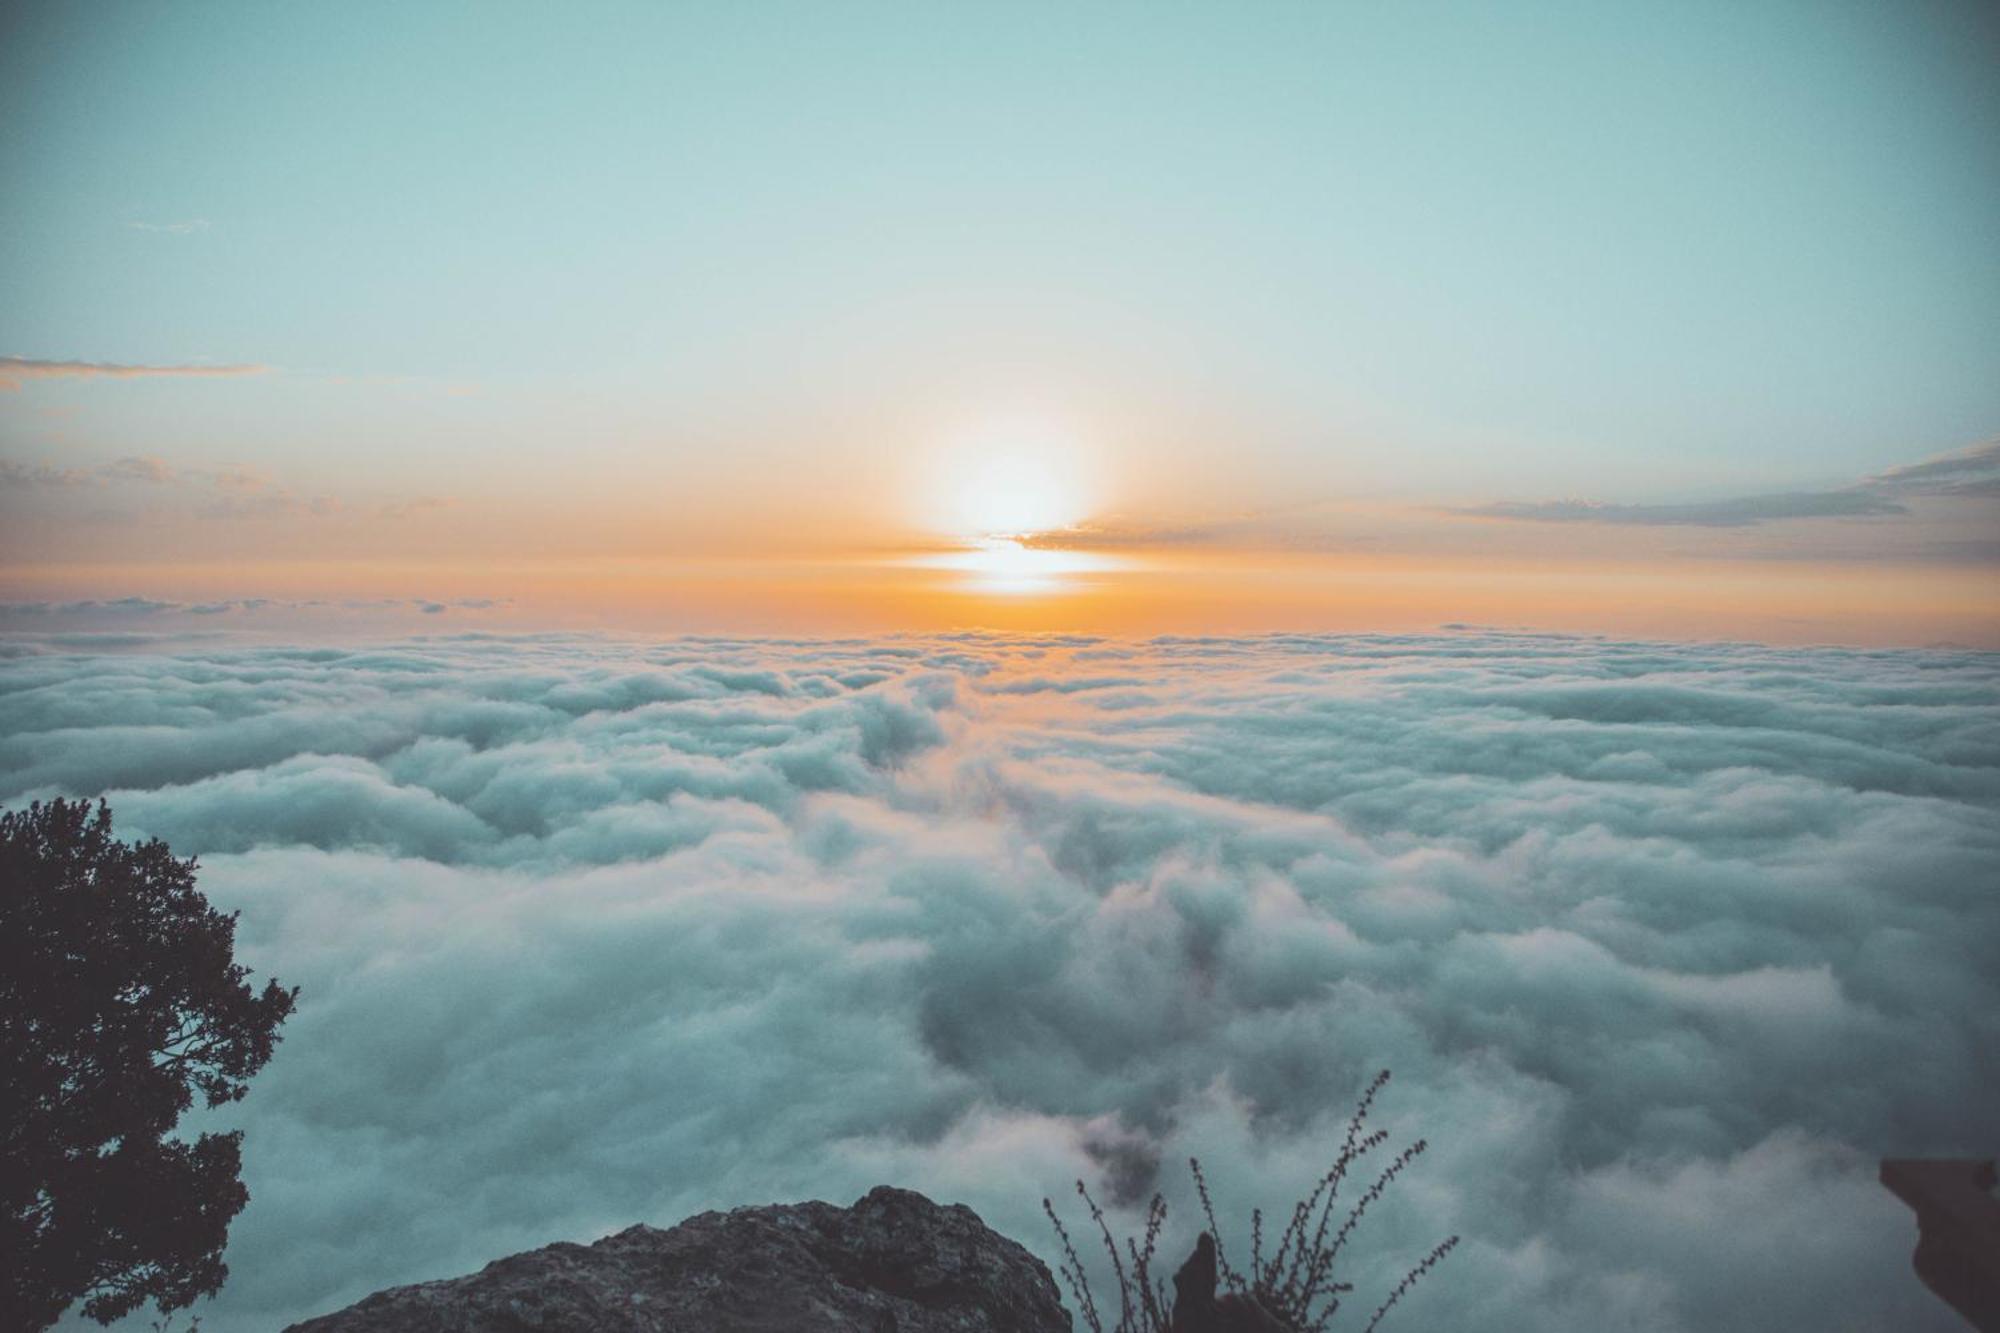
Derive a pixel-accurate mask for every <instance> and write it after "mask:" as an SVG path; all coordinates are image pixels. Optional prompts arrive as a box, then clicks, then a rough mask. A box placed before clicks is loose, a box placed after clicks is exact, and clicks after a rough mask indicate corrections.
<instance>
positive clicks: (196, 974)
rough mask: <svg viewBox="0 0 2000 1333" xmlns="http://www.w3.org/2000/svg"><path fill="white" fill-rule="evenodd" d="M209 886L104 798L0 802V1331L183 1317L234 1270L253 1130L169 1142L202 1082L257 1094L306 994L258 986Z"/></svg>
mask: <svg viewBox="0 0 2000 1333" xmlns="http://www.w3.org/2000/svg"><path fill="white" fill-rule="evenodd" d="M194 881H195V862H194V860H193V859H192V858H189V859H187V860H176V859H175V858H174V856H173V853H172V852H171V851H170V850H169V849H168V847H167V845H166V844H165V843H163V842H161V841H159V840H158V839H154V840H153V841H151V842H148V843H144V844H139V843H132V844H125V843H120V842H116V841H114V840H113V839H112V836H111V811H110V808H109V807H108V806H106V805H104V804H103V803H102V802H100V803H99V804H98V806H97V808H96V810H95V811H93V810H92V809H91V807H90V804H89V803H88V802H87V801H64V800H55V801H51V802H49V803H48V804H46V805H43V804H40V803H37V804H35V805H33V806H30V807H29V808H28V809H27V810H26V811H9V812H6V813H0V1270H3V1271H0V1284H4V1285H0V1327H4V1328H8V1329H41V1328H46V1327H47V1326H48V1325H50V1324H52V1323H54V1322H55V1321H56V1320H57V1319H58V1318H60V1317H61V1316H62V1313H63V1311H65V1310H66V1309H68V1308H69V1307H70V1305H71V1304H73V1303H74V1302H76V1301H78V1300H82V1301H83V1313H84V1314H86V1315H88V1316H90V1317H91V1318H93V1319H96V1320H98V1321H99V1322H100V1323H109V1322H111V1321H112V1320H113V1319H116V1318H118V1317H119V1316H120V1315H124V1314H127V1313H129V1312H130V1311H132V1310H134V1309H136V1308H138V1307H139V1306H140V1305H142V1304H144V1303H145V1302H146V1301H148V1300H151V1301H153V1302H155V1303H156V1304H157V1306H158V1307H159V1309H160V1310H161V1311H163V1312H164V1311H171V1310H177V1309H181V1308H183V1307H185V1306H188V1305H191V1304H193V1303H194V1301H195V1299H196V1298H197V1297H200V1296H207V1295H212V1294H214V1293H215V1292H216V1291H217V1290H219V1289H220V1288H221V1286H222V1282H223V1279H224V1278H225V1277H227V1276H228V1272H229V1270H228V1268H227V1267H226V1266H225V1265H224V1264H223V1262H222V1249H223V1245H224V1243H225V1242H226V1241H227V1239H228V1235H229V1223H230V1221H231V1219H233V1218H234V1217H235V1216H236V1214H237V1213H238V1212H240V1211H242V1208H243V1205H244V1204H245V1203H246V1202H248V1200H249V1197H250V1196H249V1192H248V1191H246V1190H245V1189H244V1188H243V1185H242V1182H241V1181H240V1180H239V1179H238V1178H237V1177H238V1171H239V1169H240V1165H241V1156H240V1149H241V1142H242V1134H241V1132H240V1131H238V1132H233V1133H226V1134H213V1133H211V1134H203V1135H201V1136H200V1137H199V1138H197V1139H195V1140H193V1141H192V1142H189V1141H188V1140H186V1139H184V1138H173V1137H168V1136H169V1134H170V1133H171V1131H172V1130H173V1128H174V1125H175V1123H176V1122H177V1121H179V1119H180V1117H181V1114H182V1113H183V1112H184V1111H186V1110H187V1109H188V1108H189V1107H190V1106H192V1105H193V1104H194V1097H195V1094H196V1093H197V1092H198V1093H200V1094H201V1096H202V1097H203V1098H204V1100H205V1101H206V1103H207V1104H208V1105H209V1106H220V1105H222V1104H224V1103H226V1102H232V1101H235V1100H236V1099H238V1098H240V1097H241V1096H242V1095H243V1093H244V1090H245V1087H246V1086H247V1081H248V1079H249V1078H250V1077H251V1076H252V1075H253V1074H255V1073H256V1072H257V1071H258V1070H259V1069H261V1068H263V1067H264V1064H265V1062H266V1061H268V1060H269V1059H270V1058H271V1051H272V1048H273V1047H274V1046H275V1045H276V1043H277V1040H278V1037H277V1029H278V1025H279V1024H280V1023H282V1022H284V1021H285V1019H286V1017H287V1016H288V1015H290V1013H291V1012H292V1005H293V1002H294V1000H295V999H296V997H297V995H298V991H297V989H296V988H293V989H291V990H287V989H285V988H283V987H281V986H280V985H278V983H277V982H275V981H272V982H269V983H267V984H266V985H265V987H264V989H263V991H262V993H261V994H260V993H255V992H253V991H252V990H251V989H250V987H249V985H247V984H246V983H245V981H244V978H245V977H246V976H248V974H249V973H248V969H246V968H243V967H240V966H238V965H237V963H236V961H235V954H234V951H235V941H236V917H235V916H234V914H224V913H221V912H217V911H215V910H214V909H213V908H211V907H210V906H209V905H208V900H207V899H206V898H204V897H203V896H202V895H201V894H200V893H199V892H197V891H196V889H195V883H194Z"/></svg>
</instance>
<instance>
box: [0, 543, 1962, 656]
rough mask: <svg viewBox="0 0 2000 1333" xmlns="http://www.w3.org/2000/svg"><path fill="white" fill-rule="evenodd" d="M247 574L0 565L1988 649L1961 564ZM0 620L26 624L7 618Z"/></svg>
mask: <svg viewBox="0 0 2000 1333" xmlns="http://www.w3.org/2000/svg"><path fill="white" fill-rule="evenodd" d="M244 573H245V571H244V570H243V569H242V568H241V567H239V566H235V565H231V564H228V563H195V564H151V565H146V566H115V565H113V566H106V565H66V566H47V567H32V566H29V567H23V566H18V565H17V566H14V567H12V568H9V569H7V570H6V571H4V573H0V597H4V598H5V599H6V600H9V601H15V602H22V603H27V602H49V603H65V602H77V601H85V600H91V599H107V598H109V597H110V596H113V595H116V596H136V597H144V598H151V599H159V600H161V601H165V602H173V603H187V604H212V603H221V602H228V601H232V600H234V599H241V598H243V597H245V596H246V595H254V596H255V597H257V598H263V599H269V604H267V605H265V606H262V607H257V608H250V609H242V608H234V607H232V608H231V610H230V613H229V614H226V615H224V614H214V613H210V614H208V615H206V616H205V617H203V618H202V620H201V624H202V627H203V628H206V629H211V630H213V629H252V630H268V631H271V632H282V633H297V634H304V635H307V636H312V635H314V634H315V632H317V631H324V630H329V629H331V630H335V631H339V630H342V629H370V628H373V629H382V630H390V631H393V630H395V629H397V628H398V627H399V626H402V627H407V626H408V625H409V624H411V623H415V624H418V625H420V626H421V627H422V628H424V629H426V630H433V631H448V630H465V629H475V628H484V629H492V630H532V629H597V630H607V631H616V632H636V633H683V632H686V633H705V632H725V633H746V634H773V635H785V634H800V635H831V634H872V633H883V632H896V631H908V632H927V631H938V630H954V629H990V630H1003V631H1010V632H1031V631H1032V632H1065V633H1088V634H1103V635H1109V636H1145V635H1153V634H1236V633H1261V632H1274V631H1298V632H1314V631H1337V632H1369V631H1379V632H1394V633H1403V632H1418V631H1424V630H1429V629H1435V628H1437V627H1439V626H1441V625H1449V624H1478V625H1482V626H1495V627H1505V628H1510V629H1530V630H1542V631H1549V632H1560V633H1593V634H1605V635H1611V636H1615V637H1632V638H1658V639H1681V640H1687V639H1695V640H1701V639H1746V640H1755V641H1760V642H1771V643H1800V644H1804V643H1842V644H1856V645H1882V646H1923V645H1932V644H1951V645H1955V646H1970V647H1980V648H1996V649H2000V588H1996V587H1995V584H1994V580H1993V579H1992V578H1991V576H1990V575H1989V574H1988V573H1987V571H1985V570H1983V569H1981V568H1978V567H1968V568H1949V567H1945V568H1936V567H1927V568H1917V569H1913V568H1907V567H1897V566H1877V565H1861V566H1857V565H1839V564H1833V563H1810V562H1782V561H1765V562H1760V563H1757V564H1754V565H1749V564H1746V563H1745V562H1725V561H1677V562H1671V563H1661V562H1654V561H1646V562H1636V561H1635V562H1623V563H1621V562H1611V561H1601V562H1590V563H1585V562H1578V561H1555V560H1512V561H1501V560H1491V559H1484V560H1468V559H1464V558H1454V557H1435V556H1432V557H1414V556H1382V555H1354V554H1319V553H1310V554H1284V553H1269V552H1259V553H1244V552H1233V553H1231V552H1201V553H1199V554H1191V553H1189V552H1185V551H1136V550H1135V551H1130V552H1120V553H1117V554H1099V553H1092V554H1087V555H1082V556H1075V555H1072V554H1070V553H1067V552H1035V551H1022V550H1020V549H1019V548H1018V547H1013V546H1011V544H998V543H996V544H989V549H986V550H981V549H976V548H975V549H972V550H969V551H964V552H959V553H957V554H941V553H927V554H915V555H912V554H890V555H883V556H875V557H850V558H844V559H734V558H711V559H702V560H637V559H628V560H578V561H549V562H467V561H419V562H403V561H381V562H332V561H316V562H280V563H268V564H264V565H261V566H259V567H258V569H257V570H256V579H255V587H254V590H251V592H250V593H249V594H246V584H245V579H244ZM113 589H115V590H117V591H116V593H115V594H113V593H112V592H111V591H110V590H113ZM400 599H411V600H412V601H415V600H425V601H436V602H437V603H440V604H445V603H449V606H448V607H447V611H446V613H442V614H438V615H435V616H421V617H417V618H416V619H415V621H414V622H412V620H411V617H410V616H409V615H408V614H406V613H404V612H402V611H400V610H395V609H385V607H384V606H383V605H381V604H383V603H387V602H389V601H392V600H398V601H400ZM468 602H471V603H482V602H484V603H491V605H483V606H480V605H475V606H466V605H464V604H465V603H468ZM9 627H10V628H14V629H31V628H36V627H37V626H35V625H34V624H32V623H31V622H28V621H23V620H20V619H18V618H17V619H15V620H14V621H13V622H12V623H11V624H10V625H9Z"/></svg>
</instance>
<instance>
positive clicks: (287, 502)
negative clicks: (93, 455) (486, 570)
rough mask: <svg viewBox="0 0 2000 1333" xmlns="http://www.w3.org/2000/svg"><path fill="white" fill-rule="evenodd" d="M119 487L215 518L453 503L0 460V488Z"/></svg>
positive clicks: (241, 471)
mask: <svg viewBox="0 0 2000 1333" xmlns="http://www.w3.org/2000/svg"><path fill="white" fill-rule="evenodd" d="M119 484H137V485H140V486H158V487H172V488H175V489H178V490H182V491H186V492H189V493H191V494H192V496H193V497H194V498H195V501H196V504H195V509H194V513H195V516H196V517H198V518H214V519H257V518H284V517H289V516H299V517H324V516H327V515H331V514H341V513H353V512H359V513H363V514H366V515H368V516H369V517H372V518H388V519H401V518H409V517H411V516H412V515H416V514H421V513H425V512H428V511H430V510H436V509H448V508H450V507H451V506H452V505H454V504H456V503H457V501H456V500H454V499H453V498H452V497H451V496H448V495H417V496H409V497H406V498H402V499H396V500H389V501H386V502H384V503H381V504H376V505H372V506H366V505H364V506H358V507H354V506H350V505H349V504H347V503H346V502H344V501H342V500H341V499H340V498H339V497H338V496H333V495H301V494H299V493H298V492H296V491H294V490H292V489H291V488H289V487H287V486H284V485H282V484H280V483H279V482H277V481H276V480H274V479H273V478H272V477H270V476H269V475H267V474H266V473H263V472H260V471H258V470H257V469H255V468H248V467H240V466H230V467H221V468H180V467H175V466H174V465H173V464H171V463H169V462H167V461H166V460H165V459H163V458H154V457H149V456H139V455H132V456H127V457H125V458H119V459H114V460H112V461H111V462H109V463H92V464H82V465H74V466H67V467H65V466H58V465H57V464H54V463H49V462H39V463H29V462H23V461H20V460H17V459H9V458H0V490H7V489H20V490H28V489H49V490H59V491H60V490H82V489H87V488H94V487H107V486H113V485H119Z"/></svg>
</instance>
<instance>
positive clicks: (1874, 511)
mask: <svg viewBox="0 0 2000 1333" xmlns="http://www.w3.org/2000/svg"><path fill="white" fill-rule="evenodd" d="M1446 512H1447V513H1451V514H1456V515H1459V516H1461V517H1465V518H1512V519H1523V520H1526V521H1528V522H1531V523H1630V524H1636V525H1639V526H1644V527H1699V528H1746V527H1753V526H1755V525H1757V524H1759V523H1774V522H1778V521H1781V520H1783V519H1793V518H1867V517H1873V516H1876V515H1883V514H1902V513H1907V512H1909V511H1908V509H1907V508H1906V507H1905V506H1904V505H1902V504H1899V503H1898V502H1896V501H1895V500H1891V499H1889V498H1887V497H1886V496H1882V495H1876V494H1872V493H1870V492H1868V491H1863V490H1847V491H1792V492H1788V493H1783V494H1777V495H1743V496H1736V497H1733V498H1730V499H1726V500H1707V501H1700V502H1697V503H1694V504H1671V505H1629V504H1607V503H1605V502H1604V501H1602V500H1497V501H1495V502H1493V503H1492V504H1483V505H1472V506H1469V507H1467V508H1462V509H1448V510H1446Z"/></svg>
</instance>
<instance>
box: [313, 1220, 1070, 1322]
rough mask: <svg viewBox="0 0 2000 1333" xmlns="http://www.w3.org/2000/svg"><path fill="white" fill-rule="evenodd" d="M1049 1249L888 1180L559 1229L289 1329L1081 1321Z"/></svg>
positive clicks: (380, 1293) (382, 1292) (378, 1293)
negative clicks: (848, 1190) (806, 1199)
mask: <svg viewBox="0 0 2000 1333" xmlns="http://www.w3.org/2000/svg"><path fill="white" fill-rule="evenodd" d="M1069 1328H1070V1321H1069V1315H1068V1314H1067V1313H1066V1312H1065V1311H1064V1310H1063V1308H1062V1304H1061V1302H1060V1301H1059V1300H1058V1298H1057V1295H1056V1285H1055V1281H1054V1279H1053V1278H1052V1277H1051V1276H1050V1275H1049V1270H1048V1268H1047V1267H1046V1266H1045V1265H1043V1263H1042V1262H1041V1261H1040V1260H1039V1259H1036V1258H1035V1257H1034V1256H1033V1255H1031V1254H1029V1253H1028V1252H1027V1251H1026V1250H1024V1249H1022V1248H1021V1247H1020V1246H1019V1245H1017V1244H1015V1243H1014V1242H1013V1241H1011V1240H1008V1239H1007V1238H1006V1237H1005V1236H1002V1235H1000V1234H998V1233H997V1232H994V1231H991V1230H988V1229H987V1227H986V1224H985V1223H983V1222H981V1221H980V1220H979V1216H978V1214H976V1213H974V1212H973V1211H972V1210H971V1209H970V1208H967V1207H965V1206H964V1205H963V1204H953V1205H951V1206H950V1207H948V1208H941V1207H939V1206H938V1205H937V1204H934V1203H932V1202H931V1201H930V1200H929V1199H926V1198H925V1197H924V1196H923V1195H921V1194H914V1193H912V1192H910V1191H909V1190H899V1189H892V1188H890V1187H888V1186H886V1185H885V1186H882V1187H880V1188H877V1189H875V1190H872V1191H870V1192H869V1194H868V1195H867V1197H866V1198H863V1199H861V1200H860V1201H859V1202H857V1203H856V1204H855V1205H854V1206H853V1207H852V1208H836V1207H834V1206H833V1205H832V1204H827V1203H801V1204H789V1205H786V1204H774V1205H772V1206H769V1207H764V1208H738V1209H736V1210H734V1211H732V1212H728V1213H703V1214H701V1215H700V1216H699V1217H692V1218H689V1219H688V1220H687V1221H685V1222H683V1223H681V1224H680V1225H679V1226H677V1227H674V1228H672V1229H671V1230H668V1231H661V1230H659V1229H657V1228H655V1227H647V1226H636V1227H631V1228H628V1229H627V1230H624V1231H621V1232H619V1233H618V1234H617V1235H615V1236H607V1237H606V1238H605V1239H603V1240H600V1241H598V1242H597V1243H596V1244H595V1245H570V1244H557V1245H550V1246H547V1247H545V1248H543V1249H539V1250H531V1251H529V1252H528V1253H526V1254H517V1255H513V1256H511V1257H510V1258H506V1259H501V1260H497V1261H496V1262H494V1263H490V1264H488V1265H487V1266H486V1267H485V1268H483V1269H481V1270H480V1271H479V1272H477V1273H474V1274H472V1275H471V1276H469V1277H461V1278H452V1279H450V1280H448V1281H442V1282H424V1283H419V1284H418V1285H416V1286H413V1287H395V1288H392V1289H391V1290H388V1291H381V1292H377V1293H376V1294H375V1295H373V1296H370V1297H368V1298H367V1299H366V1300H363V1301H361V1302H360V1303H359V1304H356V1305H351V1306H349V1307H348V1308H347V1309H345V1310H342V1311H340V1312H338V1313H336V1314H330V1315H324V1316H322V1317H320V1318H318V1319H309V1320H307V1321H306V1322H304V1323H302V1324H294V1325H292V1327H291V1329H290V1330H289V1333H765V1331H766V1330H769V1331H770V1333H777V1331H778V1330H799V1331H801V1333H804V1331H805V1330H824V1331H826V1333H849V1330H852V1333H1069Z"/></svg>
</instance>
